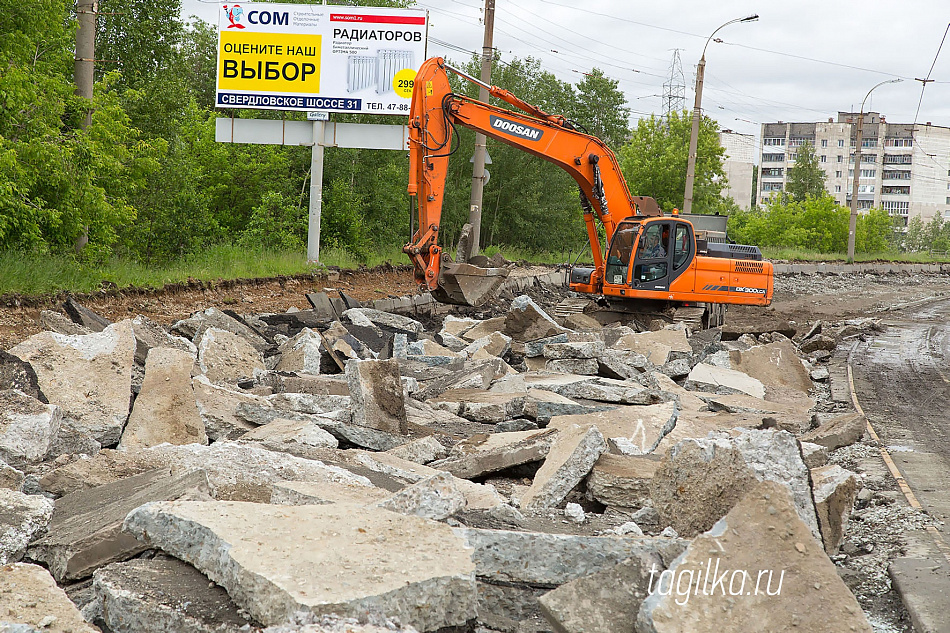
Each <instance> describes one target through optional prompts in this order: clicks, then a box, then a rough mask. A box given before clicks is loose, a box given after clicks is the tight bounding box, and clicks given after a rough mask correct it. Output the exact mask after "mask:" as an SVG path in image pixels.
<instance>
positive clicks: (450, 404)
mask: <svg viewBox="0 0 950 633" xmlns="http://www.w3.org/2000/svg"><path fill="white" fill-rule="evenodd" d="M426 402H427V403H428V404H430V405H432V406H433V407H435V408H436V409H442V410H444V411H449V412H451V413H454V414H455V415H457V416H460V417H463V418H465V419H466V420H472V421H473V422H481V423H483V424H497V423H498V422H503V421H505V420H507V419H510V418H516V417H519V416H521V415H522V414H523V413H524V406H525V396H524V395H521V394H517V393H504V392H494V391H485V390H482V389H448V390H446V391H443V392H442V393H441V394H439V395H438V396H436V397H435V398H430V399H428V400H426Z"/></svg>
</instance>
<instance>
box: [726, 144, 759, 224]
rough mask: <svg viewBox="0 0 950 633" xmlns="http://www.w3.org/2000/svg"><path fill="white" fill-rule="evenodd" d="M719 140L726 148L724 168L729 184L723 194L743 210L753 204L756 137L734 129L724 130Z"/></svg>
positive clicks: (746, 209)
mask: <svg viewBox="0 0 950 633" xmlns="http://www.w3.org/2000/svg"><path fill="white" fill-rule="evenodd" d="M719 142H720V143H721V144H722V147H723V149H725V150H726V160H725V161H724V162H723V170H724V171H725V172H726V179H727V184H726V186H725V187H723V190H722V194H723V195H724V196H729V197H731V198H732V199H733V200H735V202H736V204H737V205H739V208H740V209H742V210H743V211H748V210H749V208H750V207H751V206H752V176H753V173H754V172H755V137H754V136H753V135H751V134H740V133H739V132H733V131H732V130H722V131H721V132H720V133H719Z"/></svg>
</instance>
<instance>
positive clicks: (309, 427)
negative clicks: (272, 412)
mask: <svg viewBox="0 0 950 633" xmlns="http://www.w3.org/2000/svg"><path fill="white" fill-rule="evenodd" d="M241 440H242V441H244V442H260V443H261V445H262V446H264V447H265V448H268V449H270V450H284V451H285V452H292V451H291V450H288V448H292V447H287V446H285V445H288V444H289V445H300V446H316V447H322V448H336V447H337V446H339V445H340V443H339V441H338V440H337V439H336V438H335V437H334V436H333V435H331V434H330V433H329V432H327V431H325V430H323V428H322V427H321V426H320V425H319V424H317V423H316V422H314V421H313V420H288V419H286V418H276V419H274V420H272V421H271V422H269V423H267V424H265V425H264V426H261V427H258V428H256V429H254V430H253V431H249V432H247V433H246V434H245V435H243V436H241Z"/></svg>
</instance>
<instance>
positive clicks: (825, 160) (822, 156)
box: [821, 154, 828, 163]
mask: <svg viewBox="0 0 950 633" xmlns="http://www.w3.org/2000/svg"><path fill="white" fill-rule="evenodd" d="M827 161H828V157H827V156H825V155H824V154H822V155H821V162H823V163H824V162H827Z"/></svg>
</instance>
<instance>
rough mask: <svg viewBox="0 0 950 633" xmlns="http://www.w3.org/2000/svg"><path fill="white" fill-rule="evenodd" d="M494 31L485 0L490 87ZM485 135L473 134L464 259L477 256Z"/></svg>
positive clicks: (485, 69) (490, 0)
mask: <svg viewBox="0 0 950 633" xmlns="http://www.w3.org/2000/svg"><path fill="white" fill-rule="evenodd" d="M494 30H495V0H485V40H484V43H483V46H482V76H481V80H482V83H483V84H487V85H491V62H492V35H493V31H494ZM478 100H479V101H484V102H487V101H488V88H485V87H484V86H481V87H479V89H478ZM485 141H486V138H485V135H484V134H481V133H479V132H476V134H475V166H474V168H473V169H472V197H471V199H470V202H469V204H470V206H469V210H468V223H469V224H471V225H472V237H471V244H470V246H469V252H468V255H467V257H466V259H468V257H471V256H473V255H478V241H479V239H480V233H481V225H482V192H483V191H484V189H485V153H486V150H485Z"/></svg>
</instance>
